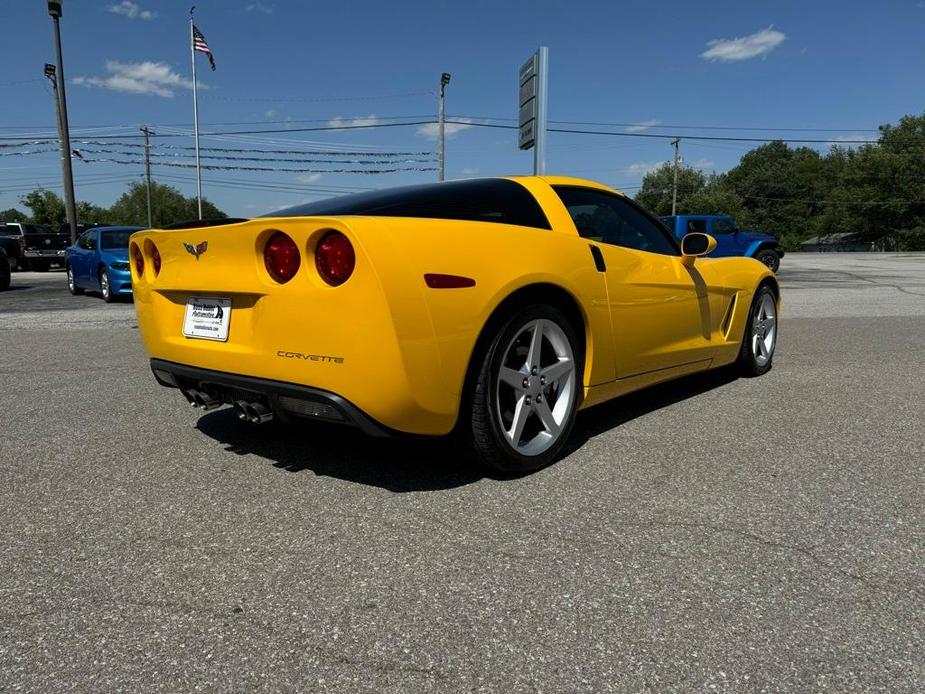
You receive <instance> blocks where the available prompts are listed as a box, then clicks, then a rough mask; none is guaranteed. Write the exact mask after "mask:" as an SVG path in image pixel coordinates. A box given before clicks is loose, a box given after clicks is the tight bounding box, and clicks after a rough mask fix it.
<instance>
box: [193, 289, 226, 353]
mask: <svg viewBox="0 0 925 694" xmlns="http://www.w3.org/2000/svg"><path fill="white" fill-rule="evenodd" d="M230 324H231V299H220V298H216V297H205V296H191V297H189V298H188V299H187V300H186V316H185V317H184V319H183V334H184V335H185V336H186V337H193V338H197V339H200V340H217V341H219V342H226V341H227V340H228V326H229V325H230Z"/></svg>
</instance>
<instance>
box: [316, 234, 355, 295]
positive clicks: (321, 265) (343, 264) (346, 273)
mask: <svg viewBox="0 0 925 694" xmlns="http://www.w3.org/2000/svg"><path fill="white" fill-rule="evenodd" d="M315 267H316V268H318V274H319V275H321V279H323V280H324V281H325V282H327V283H328V284H330V285H331V286H332V287H336V286H338V285H340V284H343V283H344V282H346V281H347V280H348V279H350V275H352V274H353V268H354V267H356V255H355V254H354V252H353V244H352V243H350V239H348V238H347V237H346V236H344V235H343V234H342V233H340V232H339V231H329V232H328V233H327V234H325V235H324V236H322V237H321V240H320V241H319V242H318V245H317V246H316V247H315Z"/></svg>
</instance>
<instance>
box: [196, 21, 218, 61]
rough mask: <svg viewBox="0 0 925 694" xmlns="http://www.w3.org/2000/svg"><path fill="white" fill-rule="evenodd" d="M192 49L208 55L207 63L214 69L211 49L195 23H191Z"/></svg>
mask: <svg viewBox="0 0 925 694" xmlns="http://www.w3.org/2000/svg"><path fill="white" fill-rule="evenodd" d="M193 50H194V51H199V52H200V53H205V54H206V55H207V56H209V65H211V66H212V69H213V70H214V69H215V58H213V57H212V51H211V50H210V49H209V44H207V43H206V37H205V36H203V35H202V32H201V31H199V29H197V28H196V25H195V24H194V25H193Z"/></svg>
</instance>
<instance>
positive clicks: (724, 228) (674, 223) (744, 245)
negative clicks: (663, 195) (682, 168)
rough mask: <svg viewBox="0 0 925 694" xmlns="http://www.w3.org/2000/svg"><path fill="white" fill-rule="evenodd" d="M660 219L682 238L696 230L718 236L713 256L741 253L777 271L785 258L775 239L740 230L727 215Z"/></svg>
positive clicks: (759, 232)
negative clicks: (781, 260)
mask: <svg viewBox="0 0 925 694" xmlns="http://www.w3.org/2000/svg"><path fill="white" fill-rule="evenodd" d="M659 219H660V220H661V222H662V224H664V225H665V226H667V227H668V229H669V230H670V231H671V232H672V233H673V234H674V235H675V236H676V237H678V239H679V240H680V239H681V238H682V237H683V236H684V235H685V234H689V233H691V232H693V231H696V232H700V233H702V234H710V235H711V236H712V237H713V238H715V239H716V249H715V250H714V251H713V252H712V253H711V254H710V255H711V256H713V257H716V258H722V257H725V256H730V255H741V256H745V257H747V258H754V259H755V260H760V261H761V262H762V263H764V264H765V265H767V266H768V267H769V268H771V270H772V271H773V272H777V269H778V268H779V267H780V259H781V258H783V257H784V250H783V249H782V248H781V247H780V244H779V243H778V242H777V239H776V238H774V237H773V236H771V235H770V234H765V233H763V232H761V231H739V229H737V228H736V223H735V220H734V219H733V218H732V217H730V216H728V215H723V214H679V215H676V216H674V217H659Z"/></svg>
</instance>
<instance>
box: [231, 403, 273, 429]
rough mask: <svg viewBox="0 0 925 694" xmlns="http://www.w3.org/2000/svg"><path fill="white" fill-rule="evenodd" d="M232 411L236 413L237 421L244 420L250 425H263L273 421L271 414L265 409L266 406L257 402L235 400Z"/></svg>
mask: <svg viewBox="0 0 925 694" xmlns="http://www.w3.org/2000/svg"><path fill="white" fill-rule="evenodd" d="M234 411H235V412H237V413H238V419H240V420H246V421H248V422H250V423H251V424H263V423H264V422H269V421H270V420H271V419H273V413H272V412H271V411H270V410H269V409H267V407H266V405H262V404H261V403H259V402H246V401H244V400H235V401H234Z"/></svg>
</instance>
